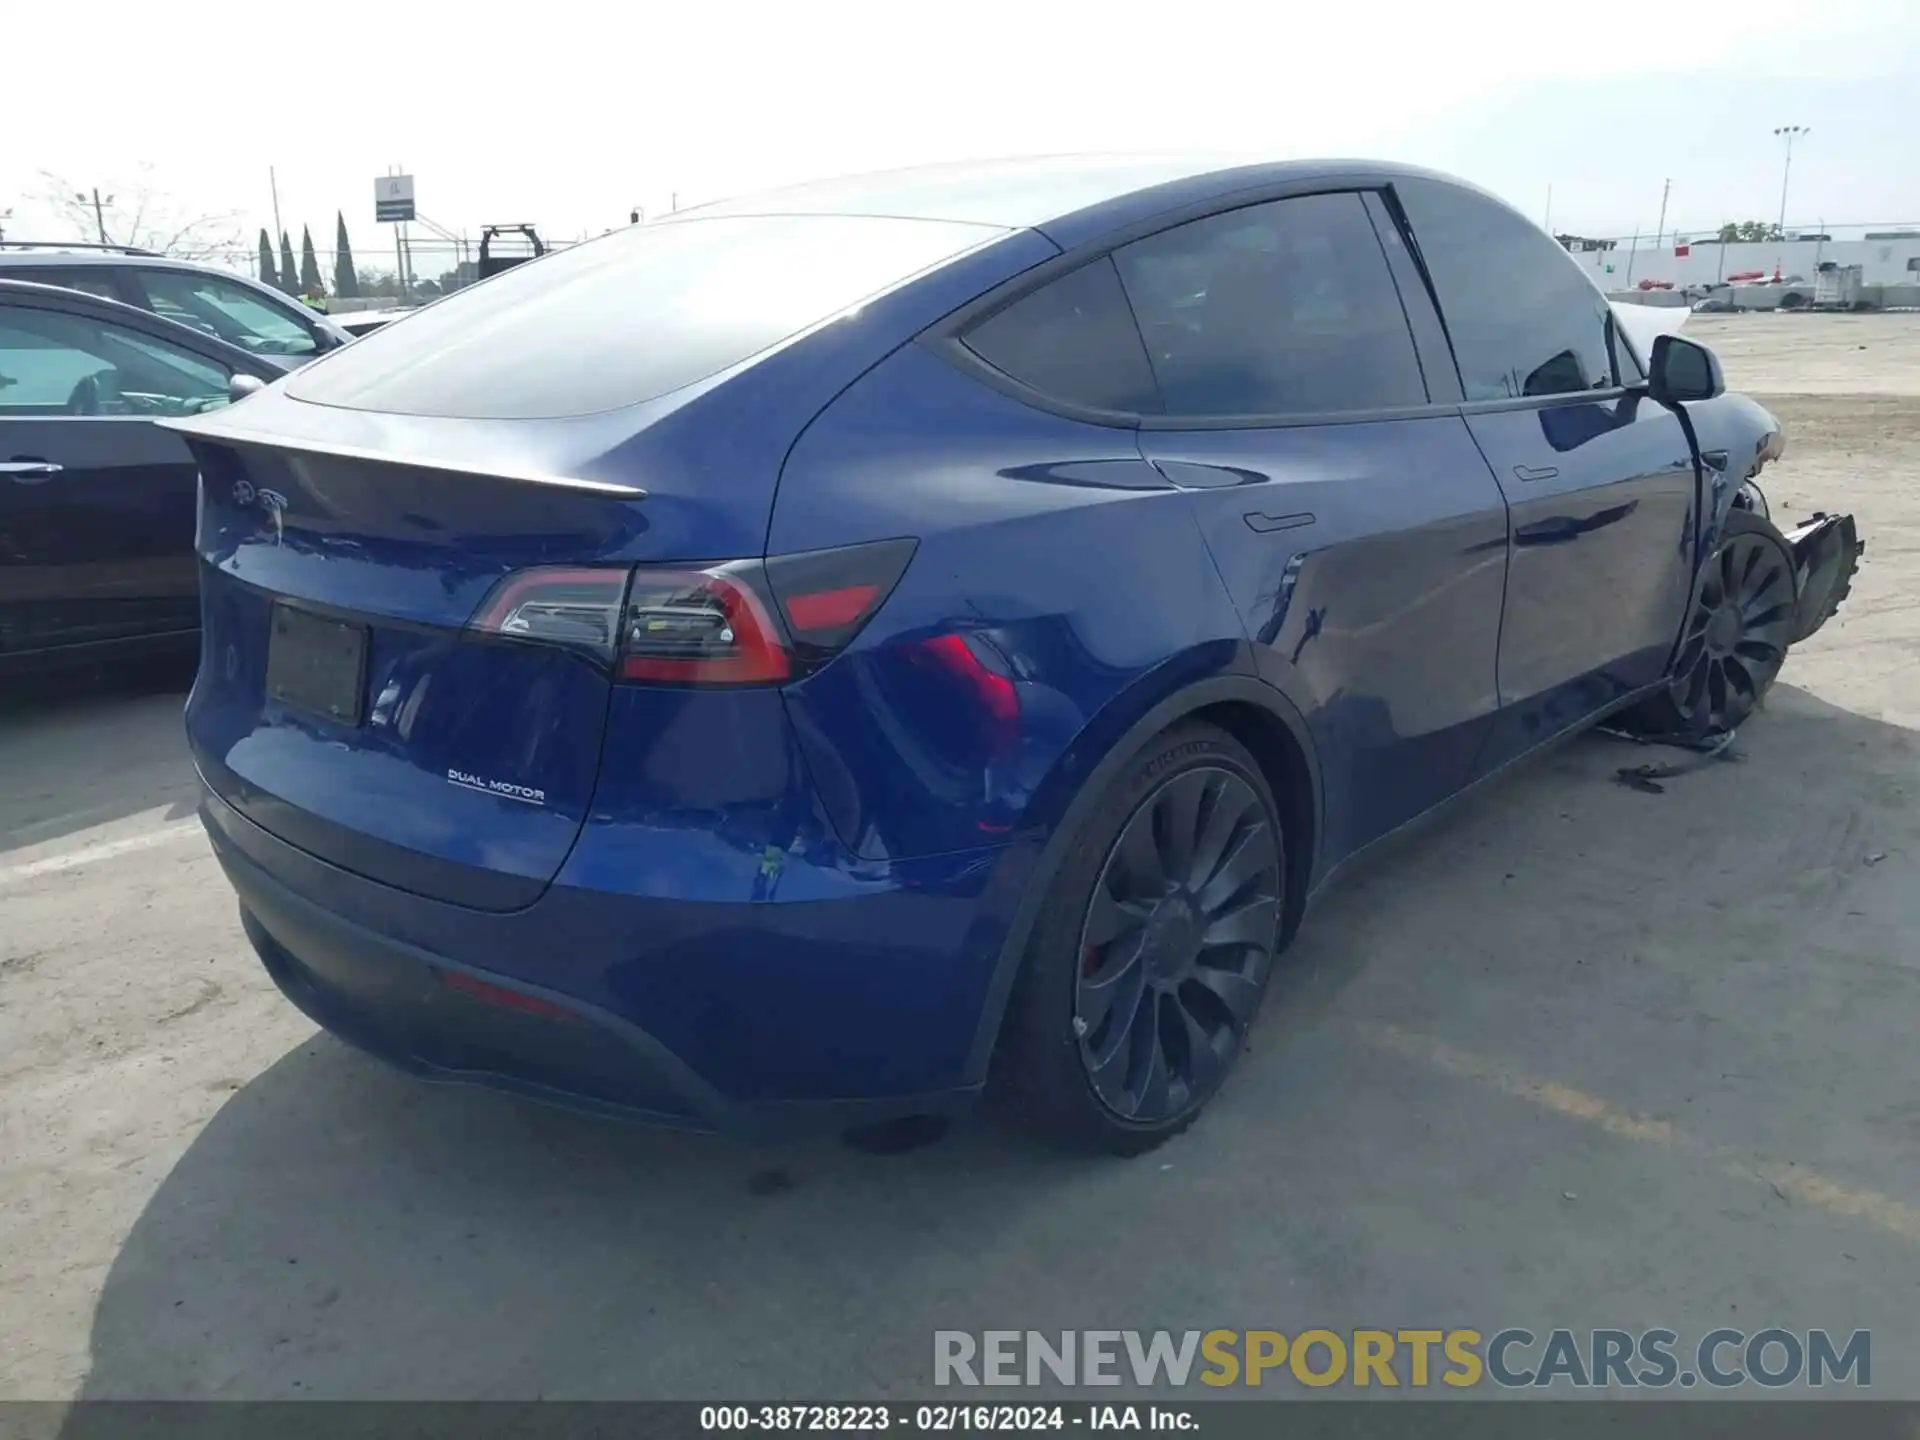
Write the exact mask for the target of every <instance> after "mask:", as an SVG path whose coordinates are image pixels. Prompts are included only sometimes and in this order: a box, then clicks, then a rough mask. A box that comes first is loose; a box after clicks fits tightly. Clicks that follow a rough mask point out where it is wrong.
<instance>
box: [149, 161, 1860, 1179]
mask: <svg viewBox="0 0 1920 1440" xmlns="http://www.w3.org/2000/svg"><path fill="white" fill-rule="evenodd" d="M173 423H175V425H176V428H178V429H181V430H182V431H184V432H186V433H188V434H189V435H191V436H192V439H193V444H194V447H195V450H196V452H197V453H198V455H199V458H200V461H201V465H202V472H203V476H204V480H203V491H202V512H201V521H200V536H199V546H200V555H201V562H202V595H203V604H204V615H203V624H204V628H205V645H204V650H203V655H202V661H201V668H200V674H199V678H198V681H197V683H196V685H195V687H194V691H193V697H192V700H191V702H190V703H189V705H188V711H187V728H188V734H189V737H190V740H191V744H192V748H193V753H194V756H195V759H196V762H197V764H198V766H199V770H200V774H201V776H202V777H203V779H204V782H205V795H204V801H203V808H202V814H203V816H204V819H205V822H206V826H207V829H208V831H209V833H210V835H211V836H212V839H213V843H214V847H215V850H216V852H217V854H218V855H219V858H220V860H221V863H222V864H223V865H224V866H225V868H226V871H227V873H228V875H229V877H230V878H231V880H232V882H233V885H234V887H235V889H236V890H237V891H238V893H239V898H240V905H241V914H242V920H243V923H244V925H245V928H246V931H247V934H248V935H249V936H250V937H251V939H252V941H253V943H254V945H255V946H256V948H257V949H258V951H259V953H260V955H261V957H262V959H263V960H264V962H265V964H266V966H267V968H268V970H269V971H270V972H271V973H272V975H273V977H274V978H275V979H276V980H277V981H278V983H279V984H280V985H281V987H282V988H283V989H284V990H285V992H286V993H287V994H288V995H289V996H290V997H291V998H292V999H293V1001H294V1002H295V1003H296V1004H298V1005H299V1006H300V1007H301V1008H303V1009H304V1010H305V1011H306V1012H307V1013H308V1014H309V1015H311V1016H312V1017H314V1018H315V1019H317V1020H318V1021H319V1022H320V1023H321V1024H323V1025H325V1026H326V1027H328V1028H329V1029H331V1030H333V1031H335V1032H336V1033H338V1034H339V1035H341V1036H343V1037H345V1038H347V1039H348V1040H350V1041H352V1042H354V1043H356V1044H358V1045H361V1046H363V1047H365V1048H366V1049H368V1050H370V1051H372V1052H374V1053H376V1054H378V1055H382V1056H385V1057H387V1058H388V1059H390V1060H393V1061H395V1062H397V1063H399V1064H400V1065H403V1066H406V1067H408V1068H410V1069H412V1070H414V1071H417V1072H419V1073H421V1074H424V1075H429V1076H435V1077H442V1078H458V1079H467V1080H477V1081H481V1082H483V1083H487V1084H491V1085H495V1086H500V1087H504V1088H508V1089H513V1090H517V1091H522V1092H526V1093H530V1094H535V1095H540V1096H545V1097H548V1098H553V1099H559V1100H563V1101H567V1102H571V1103H574V1104H578V1105H583V1106H587V1107H591V1108H601V1109H607V1110H613V1111H619V1112H622V1113H628V1114H636V1115H641V1116H645V1117H648V1118H651V1119H654V1120H657V1121H661V1122H665V1123H671V1124H680V1125H687V1126H694V1127H714V1128H725V1129H738V1130H744V1131H749V1132H757V1133H768V1132H776V1131H787V1130H792V1129H794V1128H804V1127H810V1126H822V1125H850V1124H854V1123H857V1122H861V1121H869V1120H878V1119H882V1118H887V1117H892V1116H899V1115H904V1114H911V1113H923V1112H937V1111H944V1110H949V1109H952V1108H954V1107H956V1106H959V1105H962V1104H964V1103H966V1102H967V1101H969V1100H971V1099H972V1098H973V1097H974V1096H975V1095H976V1094H978V1093H979V1092H980V1091H981V1090H982V1088H983V1086H984V1085H985V1083H986V1082H987V1080H988V1077H989V1074H990V1072H991V1073H993V1074H995V1075H997V1076H999V1077H1001V1078H1002V1079H1003V1080H1004V1082H1005V1085H1006V1087H1007V1090H1008V1093H1009V1095H1010V1096H1011V1097H1013V1100H1014V1103H1015V1104H1016V1105H1017V1106H1018V1107H1019V1108H1020V1109H1021V1110H1023V1111H1024V1113H1026V1114H1027V1115H1028V1116H1029V1117H1031V1118H1032V1119H1033V1120H1035V1121H1036V1122H1038V1123H1040V1124H1042V1125H1044V1126H1045V1127H1046V1128H1047V1129H1048V1130H1049V1131H1050V1132H1052V1133H1054V1134H1057V1135H1059V1136H1062V1137H1065V1138H1066V1139H1068V1140H1070V1141H1073V1142H1077V1143H1081V1144H1087V1145H1092V1146H1096V1147H1104V1148H1107V1149H1111V1150H1118V1151H1133V1150H1138V1149H1141V1148H1144V1147H1146V1146H1148V1145H1150V1144H1152V1143H1154V1142H1155V1141H1157V1140H1159V1139H1161V1138H1163V1137H1165V1136H1166V1135H1168V1134H1170V1133H1172V1132H1174V1131H1175V1130H1177V1129H1179V1128H1180V1127H1181V1126H1182V1125H1184V1124H1185V1123H1186V1122H1187V1121H1189V1120H1190V1119H1191V1118H1192V1117H1193V1115H1194V1114H1195V1113H1196V1112H1197V1111H1198V1110H1199V1109H1200V1108H1201V1106H1203V1105H1204V1104H1205V1103H1206V1101H1207V1099H1208V1098H1209V1096H1211V1095H1212V1094H1213V1093H1214V1091H1215V1090H1216V1088H1217V1087H1218V1085H1219V1084H1220V1083H1221V1081H1222V1078H1223V1077H1224V1076H1225V1075H1226V1073H1227V1071H1228V1069H1229V1067H1230V1066H1231V1065H1232V1064H1233V1062H1234V1059H1235V1057H1236V1056H1237V1055H1238V1053H1239V1051H1240V1048H1241V1044H1242V1040H1243V1037H1244V1035H1245V1033H1246V1028H1247V1026H1248V1024H1249V1023H1250V1022H1251V1021H1252V1019H1253V1018H1254V1015H1255V1012H1256V1010H1257V1009H1258V1007H1259V1004H1260V1000H1261V996H1262V993H1263V991H1264V989H1265V988H1266V985H1267V980H1268V976H1269V973H1270V971H1271V968H1272V966H1273V964H1274V961H1275V957H1276V955H1277V954H1278V953H1279V951H1280V950H1281V948H1282V946H1283V945H1284V944H1285V943H1286V941H1287V939H1288V937H1289V936H1290V935H1291V934H1292V933H1293V931H1294V928H1295V926H1296V925H1297V924H1298V923H1299V921H1300V918H1301V914H1302V911H1303V909H1304V907H1305V905H1306V903H1307V901H1308V899H1309V897H1310V896H1312V895H1313V893H1314V892H1315V891H1316V890H1318V889H1319V888H1320V887H1321V886H1322V885H1323V884H1324V883H1325V882H1326V881H1327V878H1328V877H1329V876H1330V875H1332V874H1333V873H1334V872H1335V871H1336V870H1338V869H1339V868H1340V867H1341V866H1342V865H1343V864H1344V863H1346V862H1347V861H1348V860H1350V859H1351V858H1352V857H1354V856H1355V855H1357V854H1358V853H1359V852H1361V851H1362V850H1364V849H1365V848H1366V847H1368V846H1369V845H1371V844H1373V843H1374V842H1375V841H1378V840H1380V839H1381V838H1382V837H1384V836H1386V835H1389V834H1390V833H1392V832H1394V831H1396V830H1398V829H1400V828H1401V827H1402V826H1404V825H1406V824H1407V823H1409V822H1410V821H1412V820H1414V819H1415V818H1416V817H1418V816H1420V815H1421V814H1423V813H1424V812H1426V811H1429V810H1431V809H1432V808H1434V807H1435V806H1437V805H1439V804H1441V803H1443V802H1445V801H1447V800H1449V799H1451V798H1452V797H1454V796H1456V795H1459V794H1460V793H1461V792H1462V791H1464V790H1467V789H1468V788H1469V787H1471V786H1473V785H1474V784H1476V783H1477V782H1479V781H1481V780H1483V779H1485V778H1486V777H1488V776H1490V775H1492V774H1494V773H1495V772H1497V771H1500V770H1502V769H1504V768H1506V767H1508V766H1510V765H1512V764H1514V763H1515V762H1517V761H1519V760H1520V759H1522V758H1523V757H1525V756H1527V755H1529V754H1530V753H1532V752H1534V751H1536V750H1538V749H1539V748H1540V747H1541V746H1543V745H1544V744H1546V743H1547V742H1549V741H1552V740H1554V739H1557V738H1559V737H1562V736H1565V735H1568V734H1571V733H1573V732H1576V731H1578V730H1580V729H1582V728H1584V727H1586V726H1589V725H1592V724H1593V723H1594V722H1595V721H1597V720H1599V719H1601V718H1602V717H1605V716H1609V715H1612V714H1615V713H1616V712H1619V711H1622V710H1626V709H1629V707H1638V709H1637V711H1636V713H1637V714H1639V715H1640V716H1641V717H1642V718H1643V720H1644V721H1646V722H1647V723H1663V724H1669V725H1673V726H1677V727H1690V728H1696V729H1700V730H1710V729H1723V728H1725V727H1728V726H1731V725H1734V724H1737V723H1739V722H1740V721H1741V720H1743V719H1744V718H1745V716H1746V715H1747V714H1748V713H1749V711H1750V710H1751V708H1752V706H1753V704H1754V703H1755V701H1756V700H1757V699H1758V697H1759V696H1760V695H1761V694H1762V693H1764V692H1765V690H1766V689H1767V687H1768V685H1769V684H1771V683H1772V681H1773V678H1774V676H1775V673H1776V672H1777V671H1778V669H1779V667H1780V664H1781V662H1782V660H1783V659H1784V658H1785V653H1786V648H1787V646H1788V645H1789V644H1790V643H1791V642H1793V641H1794V640H1795V639H1797V638H1798V637H1799V636H1801V635H1804V634H1805V633H1807V632H1808V631H1809V630H1810V629H1811V628H1813V627H1814V626H1815V625H1817V624H1818V623H1819V622H1820V621H1821V620H1823V619H1824V618H1825V616H1826V614H1827V613H1828V612H1829V610H1830V608H1831V604H1832V603H1833V602H1834V599H1835V597H1837V595H1838V594H1840V593H1842V592H1843V591H1844V588H1845V584H1846V578H1847V576H1848V575H1849V574H1850V573H1851V570H1852V567H1853V564H1854V556H1855V551H1856V545H1855V543H1854V540H1853V535H1852V522H1851V520H1850V519H1845V518H1829V519H1825V520H1821V521H1817V522H1815V523H1813V524H1812V525H1810V526H1807V527H1802V528H1801V529H1799V530H1796V531H1795V532H1793V533H1792V534H1790V535H1787V536H1783V535H1782V534H1781V533H1780V532H1779V531H1778V530H1776V529H1775V528H1774V527H1773V526H1772V525H1771V523H1770V522H1768V521H1767V520H1766V519H1764V518H1763V517H1762V515H1761V513H1760V511H1759V510H1758V509H1757V508H1754V507H1755V506H1756V505H1757V503H1758V501H1757V492H1756V491H1754V490H1752V489H1751V488H1746V486H1745V482H1747V481H1749V479H1750V477H1751V476H1752V475H1753V473H1754V472H1755V471H1757V470H1758V469H1759V467H1760V466H1761V465H1762V464H1763V463H1765V462H1766V461H1767V460H1769V459H1770V458H1771V457H1772V456H1773V455H1775V454H1776V453H1778V450H1779V445H1780V440H1779V429H1778V426H1777V425H1776V424H1775V423H1774V421H1773V419H1772V418H1771V417H1770V416H1769V415H1768V413H1767V412H1766V411H1765V410H1763V409H1762V408H1761V407H1760V406H1759V405H1757V404H1755V403H1753V402H1752V401H1751V400H1747V399H1743V398H1741V397H1739V396H1737V395H1729V394H1726V393H1724V387H1723V385H1722V382H1721V380H1720V375H1719V370H1718V367H1717V365H1716V364H1715V363H1714V361H1713V358H1712V357H1711V355H1709V354H1708V353H1707V352H1706V351H1704V350H1703V349H1701V348H1700V347H1698V346H1696V345H1691V344H1689V343H1687V342H1686V341H1685V340H1683V339H1679V338H1677V337H1673V336H1666V337H1662V339H1661V341H1660V342H1659V343H1658V344H1657V345H1656V346H1655V347H1654V348H1653V349H1652V352H1651V353H1650V354H1649V355H1648V356H1645V357H1643V356H1641V355H1639V354H1637V353H1635V351H1634V349H1633V347H1632V345H1631V344H1630V343H1628V341H1627V340H1626V338H1625V336H1624V334H1623V333H1622V332H1621V330H1620V329H1619V328H1618V326H1617V325H1616V323H1615V318H1614V315H1613V312H1612V310H1611V309H1610V307H1609V306H1608V304H1607V302H1606V300H1605V299H1604V298H1603V297H1602V296H1601V295H1600V294H1599V293H1598V292H1597V291H1596V290H1595V289H1594V287H1593V285H1592V284H1591V283H1590V282H1589V281H1588V279H1587V278H1586V277H1585V275H1583V274H1582V272H1581V271H1580V269H1579V267H1578V266H1577V265H1576V264H1575V262H1574V261H1573V260H1572V259H1571V258H1570V257H1569V256H1568V255H1567V254H1566V252H1565V251H1563V250H1562V249H1561V248H1560V247H1559V246H1558V245H1557V244H1555V243H1554V242H1553V241H1552V240H1551V239H1549V238H1548V237H1547V236H1546V235H1544V234H1542V233H1541V232H1540V231H1539V230H1538V229H1537V228H1536V227H1535V226H1534V225H1532V224H1531V223H1529V222H1528V221H1526V220H1525V219H1523V218H1522V217H1521V216H1520V215H1518V214H1517V213H1515V212H1514V211H1513V210H1511V209H1509V208H1508V207H1507V206H1505V205H1504V204H1502V203H1500V202H1499V201H1497V200H1495V199H1493V198H1492V197H1491V196H1488V195H1486V194H1484V193H1482V192H1480V191H1477V190H1475V189H1473V188H1471V187H1469V186H1466V185H1463V184H1460V183H1458V182H1455V181H1452V180H1449V179H1446V178H1444V177H1441V176H1438V175H1434V174H1431V173H1427V172H1423V171H1417V170H1410V169H1403V168H1396V167H1390V166H1379V165H1364V164H1354V163H1337V164H1313V163H1288V164H1275V165H1256V166H1248V167H1240V168H1235V169H1231V170H1207V169H1205V168H1194V167H1188V166H1183V165H1180V164H1179V163H1177V162H1171V161H1150V162H1139V163H1134V162H1114V163H1095V162H1087V161H1078V160H1075V161H1050V162H1041V161H1035V162H1017V163H1006V164H1000V165H988V166H973V167H968V166H961V167H943V168H939V169H931V170H926V171H918V172H905V173H900V174H893V175H882V176H877V177H867V178H862V179H854V180H848V181H839V182H833V183H829V184H824V185H819V186H812V187H803V188H800V189H797V190H792V191H788V192H782V193H778V194H774V195H770V196H762V197H757V198H755V199H753V200H751V201H746V202H740V203H738V204H728V205H722V206H716V207H709V208H707V209H703V210H698V211H692V212H683V213H682V214H680V215H678V216H676V217H674V218H672V219H671V220H668V221H666V222H663V223H657V224H650V225H644V226H635V227H631V228H628V229H624V230H621V231H618V232H616V233H614V234H612V235H609V236H607V237H605V238H603V239H599V240H594V241H592V242H589V243H587V244H583V245H580V246H578V247H577V248H573V249H569V250H566V251H564V252H560V253H557V254H554V255H552V256H549V257H547V258H545V259H541V260H539V261H536V262H534V263H531V264H528V265H525V266H522V267H519V268H517V269H515V270H513V271H512V272H511V273H509V274H506V275H502V276H500V277H498V278H497V279H494V280H490V281H488V282H486V283H484V284H482V285H479V286H476V287H474V288H472V289H470V290H467V291H463V292H461V293H459V294H456V295H453V296H451V297H449V298H447V299H445V300H442V301H441V302H439V303H438V304H436V305H433V306H431V307H429V308H427V309H424V310H422V311H420V312H419V313H418V314H417V315H414V316H411V317H409V319H408V320H407V322H406V323H405V324H403V325H397V326H394V327H391V328H390V329H387V330H384V331H379V332H376V333H374V334H372V335H370V336H368V337H366V338H365V339H363V340H359V341H356V342H355V343H354V344H353V345H352V346H351V347H349V348H348V349H345V350H343V351H341V352H340V353H339V354H337V355H333V356H329V357H327V358H325V359H323V360H321V361H319V362H317V363H316V364H314V365H311V366H309V367H306V368H304V369H302V370H301V371H299V372H298V373H297V374H295V375H293V376H291V377H289V378H288V380H287V381H286V382H285V383H283V384H280V385H276V386H274V387H273V388H272V389H270V390H268V391H266V392H265V393H264V394H261V395H259V396H257V397H255V398H253V399H250V400H248V401H247V402H246V404H245V405H243V406H239V407H236V408H235V409H234V410H232V411H230V412H227V413H225V414H221V415H209V416H204V417H199V418H197V419H193V420H189V421H182V422H173ZM1737 500H1738V501H1739V503H1738V504H1736V501H1737Z"/></svg>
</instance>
